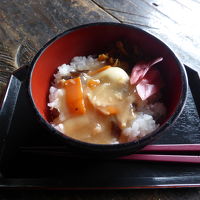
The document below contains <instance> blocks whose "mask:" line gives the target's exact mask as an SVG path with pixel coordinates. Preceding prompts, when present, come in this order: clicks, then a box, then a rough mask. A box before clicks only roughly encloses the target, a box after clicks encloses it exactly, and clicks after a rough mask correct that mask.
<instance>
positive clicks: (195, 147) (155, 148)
mask: <svg viewBox="0 0 200 200" xmlns="http://www.w3.org/2000/svg"><path fill="white" fill-rule="evenodd" d="M20 149H21V150H22V151H27V150H28V151H40V150H41V151H43V150H48V151H60V150H66V147H65V146H30V147H20ZM139 152H140V153H143V152H200V144H162V145H160V144H159V145H157V144H155V145H147V146H145V147H144V148H143V149H141V150H140V151H139Z"/></svg>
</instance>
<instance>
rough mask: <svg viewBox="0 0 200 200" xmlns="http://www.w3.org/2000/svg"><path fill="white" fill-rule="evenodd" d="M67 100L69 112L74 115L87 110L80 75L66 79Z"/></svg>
mask: <svg viewBox="0 0 200 200" xmlns="http://www.w3.org/2000/svg"><path fill="white" fill-rule="evenodd" d="M65 91H66V102H67V107H68V109H69V112H70V113H71V114H73V115H82V114H84V113H85V112H86V108H85V103H84V99H83V88H82V84H81V79H80V77H77V78H74V79H69V80H66V81H65Z"/></svg>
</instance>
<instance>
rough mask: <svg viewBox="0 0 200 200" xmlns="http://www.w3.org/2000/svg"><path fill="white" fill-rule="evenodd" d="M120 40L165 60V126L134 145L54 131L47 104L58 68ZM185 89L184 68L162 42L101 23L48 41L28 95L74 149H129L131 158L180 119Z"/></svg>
mask: <svg viewBox="0 0 200 200" xmlns="http://www.w3.org/2000/svg"><path fill="white" fill-rule="evenodd" d="M121 39H125V40H126V41H128V43H129V45H137V46H138V47H139V48H140V49H141V50H142V52H143V53H144V54H145V55H147V56H148V57H152V58H156V57H163V58H164V59H163V62H161V63H159V70H160V72H161V74H162V77H163V79H164V81H165V88H164V91H163V97H164V102H165V104H166V107H167V116H166V118H165V119H164V121H163V122H162V126H161V127H160V128H159V129H158V130H156V131H155V132H153V133H152V134H150V135H149V136H148V137H146V138H144V139H141V140H140V141H139V142H131V143H129V144H119V145H94V144H88V143H84V142H80V141H76V140H74V139H72V138H69V137H67V136H63V134H61V133H60V132H58V131H56V130H54V128H52V127H51V125H49V122H48V113H49V112H48V107H47V101H48V94H49V87H50V83H51V80H52V76H53V74H54V73H55V72H56V69H57V67H58V66H60V65H62V64H63V63H69V62H70V61H71V59H72V58H73V57H75V56H87V55H91V54H95V53H97V52H99V51H102V50H104V49H105V48H106V47H107V46H108V44H112V43H114V42H116V41H117V40H121ZM186 89H187V78H186V74H185V70H184V67H183V66H182V65H181V64H180V62H179V61H178V59H177V58H176V56H175V55H174V53H173V52H172V51H171V50H170V49H169V48H168V47H167V46H166V45H165V44H164V43H163V42H161V41H160V40H158V39H157V38H155V37H153V36H151V35H150V34H148V33H146V32H144V31H142V30H140V29H138V28H135V27H133V26H128V25H122V24H115V23H98V24H90V25H84V26H81V27H78V28H74V29H71V30H69V31H66V32H64V33H62V34H60V35H59V36H57V37H55V38H54V39H52V40H51V41H49V42H48V43H47V44H46V45H45V46H44V47H43V48H42V49H41V50H40V51H39V52H38V54H37V55H36V57H35V59H34V60H33V62H32V66H31V72H30V87H29V92H30V95H31V100H32V102H33V106H34V108H35V110H36V112H37V114H38V116H39V118H40V121H42V123H43V124H44V125H45V126H46V127H47V128H48V129H49V131H50V132H54V133H56V134H57V135H61V136H62V138H63V139H64V140H65V141H66V143H70V144H73V145H75V146H76V144H77V146H79V147H81V148H85V147H86V149H89V150H91V149H92V148H94V146H95V148H96V147H97V148H96V149H97V150H99V151H100V152H101V151H102V150H103V151H106V150H109V151H112V150H113V151H115V152H119V151H122V150H123V149H124V148H125V149H126V148H127V149H129V152H128V151H125V152H126V153H125V154H128V153H131V151H134V150H136V149H138V148H141V147H142V146H144V145H145V144H147V143H149V142H150V141H151V140H152V138H153V137H154V136H156V135H158V133H159V132H163V130H164V129H165V128H166V127H168V126H169V125H170V124H171V123H172V122H173V121H174V120H175V118H177V116H178V115H179V114H180V112H181V109H182V107H183V104H184V101H185V96H186ZM108 146H111V147H108ZM114 146H115V147H114ZM117 146H118V147H117ZM128 146H129V147H128ZM119 154H120V153H119ZM122 154H123V153H122Z"/></svg>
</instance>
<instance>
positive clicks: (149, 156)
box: [118, 154, 200, 163]
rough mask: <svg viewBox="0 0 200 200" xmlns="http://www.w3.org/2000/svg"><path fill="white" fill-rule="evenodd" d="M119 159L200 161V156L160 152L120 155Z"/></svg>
mask: <svg viewBox="0 0 200 200" xmlns="http://www.w3.org/2000/svg"><path fill="white" fill-rule="evenodd" d="M118 159H119V160H141V161H154V162H176V163H200V156H190V155H158V154H133V155H130V156H125V157H120V158H118Z"/></svg>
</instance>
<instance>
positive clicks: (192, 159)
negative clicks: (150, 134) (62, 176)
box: [21, 144, 200, 163]
mask: <svg viewBox="0 0 200 200" xmlns="http://www.w3.org/2000/svg"><path fill="white" fill-rule="evenodd" d="M21 150H22V152H27V153H36V154H42V155H45V154H46V155H54V156H68V157H73V156H74V157H76V158H79V157H80V155H78V154H77V153H76V154H73V152H66V151H63V150H66V148H65V147H64V146H47V147H45V146H40V147H21ZM148 152H160V153H162V152H179V153H180V152H184V153H185V152H188V153H192V152H200V144H178V145H175V144H174V145H171V144H170V145H148V146H146V147H144V148H143V149H142V150H140V151H139V154H133V155H129V156H123V157H119V158H117V160H140V161H153V162H178V163H200V156H199V155H180V154H178V155H162V154H145V153H148Z"/></svg>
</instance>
